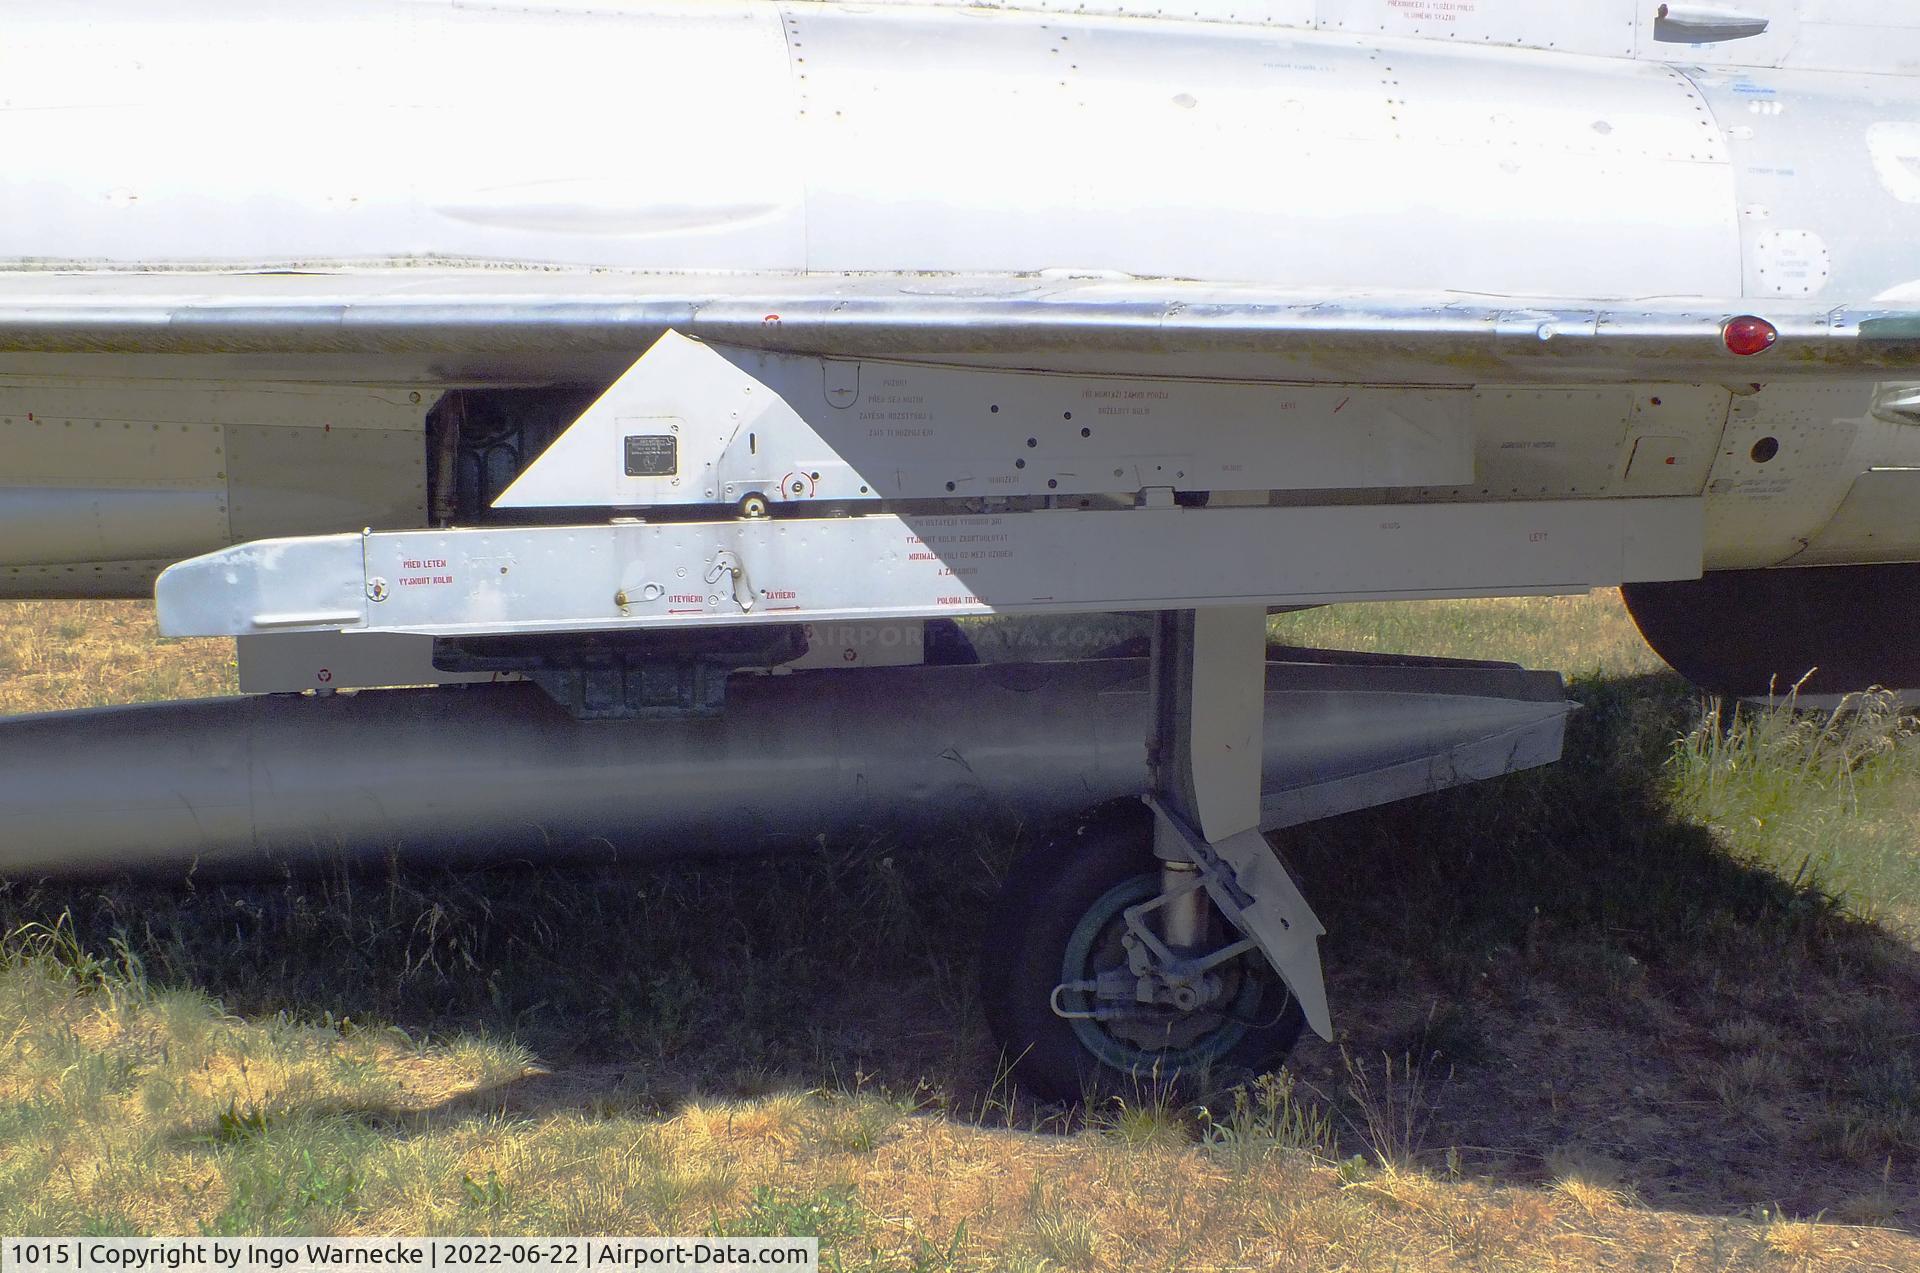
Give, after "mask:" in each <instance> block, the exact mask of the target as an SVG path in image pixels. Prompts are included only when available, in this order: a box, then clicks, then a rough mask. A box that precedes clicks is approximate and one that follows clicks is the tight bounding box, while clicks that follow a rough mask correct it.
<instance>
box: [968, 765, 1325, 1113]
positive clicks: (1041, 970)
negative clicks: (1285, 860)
mask: <svg viewBox="0 0 1920 1273" xmlns="http://www.w3.org/2000/svg"><path fill="white" fill-rule="evenodd" d="M1161 887H1162V885H1161V867H1160V862H1159V860H1158V859H1157V858H1156V857H1155V856H1154V854H1153V822H1152V815H1151V814H1150V813H1149V812H1148V810H1147V809H1146V807H1145V806H1144V805H1141V804H1138V803H1136V802H1133V801H1128V802H1125V803H1124V804H1122V805H1115V806H1111V807H1109V808H1106V809H1103V810H1100V811H1098V812H1096V813H1094V814H1092V815H1090V816H1088V817H1087V818H1085V819H1083V820H1082V821H1081V823H1080V824H1079V825H1078V826H1077V827H1076V828H1074V829H1073V830H1071V831H1070V832H1068V833H1067V834H1066V835H1064V836H1061V837H1059V838H1058V839H1056V840H1054V841H1052V842H1049V843H1047V844H1044V845H1042V846H1040V847H1039V848H1038V849H1036V850H1035V851H1034V852H1032V853H1029V854H1027V855H1026V856H1025V857H1023V858H1022V859H1021V860H1020V861H1019V862H1018V863H1016V864H1015V865H1014V867H1013V869H1012V870H1011V871H1010V872H1008V875H1007V879H1006V882H1005V883H1004V885H1003V886H1002V888H1001V892H1000V898H999V903H998V910H997V915H996V922H995V923H994V924H992V925H991V926H990V929H989V935H988V938H987V942H986V947H985V949H984V951H983V952H982V959H981V982H982V986H981V991H982V997H983V999H984V1002H985V1006H986V1009H987V1019H988V1022H989V1024H990V1025H991V1026H992V1028H993V1031H994V1034H995V1036H996V1037H997V1038H998V1040H999V1042H1000V1044H1001V1046H1002V1048H1003V1049H1004V1051H1005V1055H1006V1058H1007V1060H1008V1061H1009V1062H1010V1063H1011V1066H1012V1072H1013V1077H1014V1079H1015V1081H1016V1082H1017V1083H1018V1084H1019V1085H1020V1086H1021V1087H1023V1088H1025V1089H1026V1090H1028V1091H1030V1092H1034V1093H1037V1094H1038V1095H1040V1096H1043V1097H1046V1098H1049V1099H1054V1100H1079V1099H1082V1098H1098V1097H1103V1096H1121V1097H1136V1096H1138V1095H1140V1094H1142V1093H1147V1092H1156V1091H1157V1092H1166V1091H1172V1092H1176V1093H1181V1094H1187V1093H1192V1092H1194V1091H1197V1090H1200V1089H1202V1088H1204V1087H1205V1086H1207V1085H1208V1084H1212V1083H1219V1082H1223V1081H1230V1080H1231V1079H1233V1078H1234V1077H1236V1076H1237V1075H1238V1074H1239V1073H1240V1072H1243V1071H1252V1070H1256V1069H1259V1068H1263V1067H1268V1066H1272V1065H1276V1064H1278V1063H1279V1062H1280V1061H1281V1060H1282V1059H1283V1058H1284V1057H1285V1056H1286V1054H1287V1053H1288V1052H1289V1051H1291V1050H1292V1048H1293V1045H1294V1043H1295V1041H1296V1040H1298V1038H1299V1037H1300V1030H1301V1028H1302V1026H1303V1025H1304V1024H1305V1019H1304V1018H1303V1017H1302V1015H1301V1012H1300V1005H1299V1004H1298V1003H1297V1002H1295V1000H1294V997H1293V995H1292V994H1291V993H1289V992H1288V990H1287V988H1286V986H1285V984H1284V983H1283V982H1281V980H1280V979H1279V978H1278V977H1277V976H1275V975H1274V973H1273V971H1272V969H1271V968H1270V967H1268V965H1267V963H1266V960H1265V959H1264V958H1263V957H1261V956H1260V955H1259V953H1258V952H1254V951H1249V952H1247V953H1245V954H1242V955H1239V956H1236V957H1235V958H1233V959H1231V960H1228V961H1227V962H1225V963H1223V964H1221V965H1219V966H1218V967H1217V968H1215V969H1214V970H1213V972H1212V975H1213V977H1214V978H1215V979H1216V981H1215V984H1214V985H1213V988H1212V993H1211V994H1210V995H1209V996H1208V999H1207V1002H1206V1003H1204V1004H1203V1005H1202V1006H1199V1007H1196V1008H1193V1009H1191V1010H1182V1009H1180V1008H1177V1007H1174V1006H1173V1005H1171V1004H1165V1003H1156V1004H1138V1003H1133V1002H1128V1001H1125V1000H1116V999H1113V998H1097V997H1096V996H1095V995H1093V994H1092V993H1090V992H1088V991H1086V990H1066V989H1062V990H1061V992H1060V995H1059V1002H1060V1006H1061V1007H1063V1008H1065V1009H1066V1010H1067V1011H1068V1012H1070V1013H1086V1014H1088V1015H1076V1016H1073V1017H1071V1018H1069V1017H1063V1016H1061V1015H1060V1014H1059V1013H1057V1012H1056V1011H1055V1010H1054V1002H1055V990H1056V988H1058V987H1064V986H1066V985H1069V984H1071V983H1087V982H1092V981H1094V980H1096V979H1097V978H1099V976H1100V975H1101V974H1102V973H1106V974H1108V975H1109V976H1110V977H1111V976H1115V975H1116V974H1118V973H1120V972H1125V971H1126V970H1127V969H1128V950H1127V947H1126V946H1125V944H1124V943H1123V940H1122V939H1123V938H1124V937H1125V936H1126V934H1127V925H1126V918H1125V911H1126V909H1127V908H1128V907H1130V906H1133V905H1135V904H1137V903H1139V902H1144V901H1147V900H1149V899H1151V898H1153V897H1156V896H1158V895H1159V894H1160V892H1161ZM1206 907H1207V909H1208V911H1210V912H1212V911H1213V908H1212V904H1211V903H1210V902H1209V903H1206ZM1157 914H1158V913H1157V912H1149V913H1148V914H1147V916H1146V918H1147V920H1148V922H1150V923H1152V922H1155V918H1156V916H1157ZM1208 935H1209V942H1208V945H1207V948H1208V949H1219V948H1221V947H1224V946H1225V945H1227V944H1228V943H1229V942H1231V941H1235V940H1238V939H1239V933H1238V932H1237V931H1235V930H1233V929H1232V928H1231V926H1230V925H1229V924H1228V923H1227V922H1226V920H1225V919H1224V918H1223V917H1221V916H1220V915H1219V914H1218V913H1217V912H1213V913H1212V914H1211V916H1210V923H1209V925H1208ZM1094 1011H1104V1012H1105V1013H1107V1014H1109V1015H1108V1016H1107V1019H1095V1018H1094V1017H1093V1016H1092V1015H1091V1013H1093V1012H1094Z"/></svg>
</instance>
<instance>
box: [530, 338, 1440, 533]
mask: <svg viewBox="0 0 1920 1273" xmlns="http://www.w3.org/2000/svg"><path fill="white" fill-rule="evenodd" d="M637 454H639V455H640V457H641V458H642V459H645V460H647V463H644V464H641V465H636V463H635V459H636V455H637ZM1473 467H1474V466H1473V455H1472V450H1471V435H1470V431H1469V425H1468V422H1467V394H1466V393H1465V392H1464V391H1462V390H1457V389H1434V388H1423V389H1408V388H1392V387H1388V388H1383V387H1378V386H1368V385H1344V386H1331V385H1299V384H1244V383H1239V384H1236V383H1219V382H1208V381H1197V380H1153V379H1148V378H1146V377H1138V376H1127V377H1123V376H1112V377H1082V376H1064V375H1041V374H1036V373H1022V372H1013V371H990V370H981V369H967V368H957V367H928V366H922V365H918V364H912V363H897V362H878V361H875V362H860V363H851V362H847V361H844V360H825V359H819V358H806V357H791V356H786V355H777V354H764V353H760V352H758V351H755V350H743V349H736V348H729V347H726V346H718V345H706V344H702V343H700V342H697V341H691V340H688V339H686V338H685V337H682V336H680V335H678V334H676V333H669V334H668V335H666V336H665V337H662V338H661V340H660V342H659V343H658V344H656V345H655V346H654V347H653V348H652V349H651V350H649V351H648V352H647V354H646V355H645V356H644V357H642V358H641V359H640V360H639V361H638V362H636V363H635V364H634V365H633V367H632V368H631V369H630V370H629V371H628V372H627V374H626V375H624V376H622V377H621V378H620V379H619V380H618V381H616V382H615V383H614V385H613V386H612V387H611V388H610V389H608V390H607V392H606V394H605V395H604V396H603V397H601V398H600V399H599V400H598V401H596V402H595V403H594V404H593V405H592V406H590V407H588V409H587V410H586V412H585V413H584V414H583V415H582V416H581V417H580V418H579V420H577V421H576V422H575V423H574V424H573V425H572V426H570V427H569V428H568V429H567V431H566V432H565V433H564V434H562V435H561V437H560V438H559V439H558V440H557V441H555V442H554V443H553V445H552V446H550V447H548V448H547V450H546V451H545V452H544V453H542V454H541V456H540V458H539V459H538V460H536V461H535V462H534V463H533V464H532V465H531V466H530V467H529V468H528V469H527V470H526V471H525V472H524V473H522V474H521V475H520V477H519V479H518V480H517V481H516V482H515V483H514V484H513V486H512V487H510V488H509V489H508V490H507V491H506V492H505V493H504V494H502V495H501V496H500V498H499V499H498V500H496V501H495V507H497V508H559V507H583V506H609V505H610V506H620V507H641V506H652V505H661V504H699V503H710V504H711V503H735V502H738V501H739V500H741V499H743V498H745V497H747V496H749V495H758V496H762V497H764V498H766V499H768V500H770V501H773V502H776V503H795V504H800V503H807V502H810V501H816V500H819V501H846V500H854V501H859V500H869V501H871V500H880V499H926V498H933V499H939V498H945V497H947V496H950V495H952V496H958V497H961V498H972V497H980V496H989V497H1007V496H1019V495H1041V496H1046V495H1060V496H1066V495H1087V494H1109V493H1116V492H1120V493H1128V494H1131V493H1133V492H1136V491H1139V490H1142V489H1145V488H1148V487H1166V488H1170V489H1174V490H1181V491H1215V490H1219V491H1245V490H1256V491H1266V490H1312V489H1326V488H1337V487H1348V488H1352V487H1383V486H1405V485H1411V484H1415V483H1422V482H1426V483H1433V482H1464V481H1471V480H1472V478H1473Z"/></svg>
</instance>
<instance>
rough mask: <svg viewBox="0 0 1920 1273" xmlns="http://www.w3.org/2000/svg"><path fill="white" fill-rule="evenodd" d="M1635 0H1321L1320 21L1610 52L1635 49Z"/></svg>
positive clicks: (1372, 31) (1374, 30)
mask: <svg viewBox="0 0 1920 1273" xmlns="http://www.w3.org/2000/svg"><path fill="white" fill-rule="evenodd" d="M1636 7H1637V6H1636V4H1635V0H1580V2H1579V3H1577V4H1538V3H1530V2H1529V0H1319V15H1318V18H1319V22H1318V24H1319V26H1320V27H1321V28H1322V29H1324V30H1329V31H1344V32H1346V33H1348V34H1350V35H1362V36H1365V35H1383V36H1392V37H1398V38H1413V39H1422V40H1448V41H1455V42H1458V43H1461V44H1504V45H1517V46H1522V47H1529V48H1537V49H1557V50H1560V51H1562V52H1567V53H1591V54H1599V55H1602V56H1610V57H1630V56H1632V54H1633V44H1634V28H1635V12H1634V11H1635V9H1636Z"/></svg>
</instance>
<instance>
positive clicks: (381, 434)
mask: <svg viewBox="0 0 1920 1273" xmlns="http://www.w3.org/2000/svg"><path fill="white" fill-rule="evenodd" d="M227 449H228V452H229V471H228V483H227V489H228V491H229V494H230V499H231V505H232V507H231V511H230V514H229V517H230V520H231V523H232V527H233V538H234V539H236V540H248V539H268V538H271V537H273V536H276V535H300V534H322V533H325V532H328V531H338V530H350V529H354V528H357V527H365V526H373V527H379V528H387V527H399V526H419V525H423V524H425V522H426V520H427V503H426V501H427V485H426V454H425V443H424V441H423V440H422V437H421V435H420V434H419V433H412V432H402V431H400V430H392V429H345V428H342V429H331V428H326V427H324V426H323V427H320V428H314V427H311V426H308V427H301V428H283V427H267V426H260V425H229V426H228V428H227Z"/></svg>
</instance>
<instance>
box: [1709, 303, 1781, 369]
mask: <svg viewBox="0 0 1920 1273" xmlns="http://www.w3.org/2000/svg"><path fill="white" fill-rule="evenodd" d="M1720 336H1721V339H1723V340H1725V341H1726V342H1727V348H1728V349H1729V350H1731V351H1733V352H1734V353H1736V354H1739V355H1740V356H1741V357H1743V358H1744V357H1746V356H1748V355H1749V354H1758V353H1764V352H1766V351H1767V350H1768V349H1770V348H1771V347H1772V346H1773V342H1774V341H1775V340H1777V339H1779V336H1780V333H1779V332H1778V331H1776V330H1775V329H1774V326H1773V324H1772V323H1770V322H1768V321H1767V320H1766V319H1764V318H1755V317H1754V316H1753V315H1752V314H1742V315H1740V317H1738V318H1729V319H1728V320H1727V322H1726V326H1724V327H1722V328H1721V329H1720Z"/></svg>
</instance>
